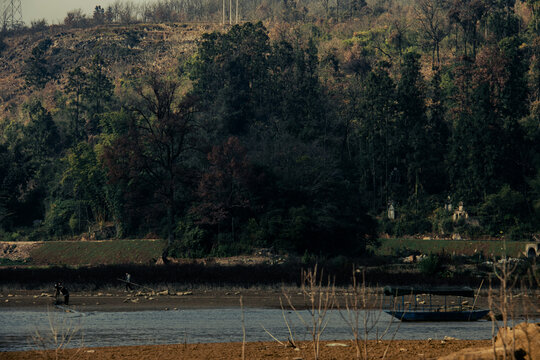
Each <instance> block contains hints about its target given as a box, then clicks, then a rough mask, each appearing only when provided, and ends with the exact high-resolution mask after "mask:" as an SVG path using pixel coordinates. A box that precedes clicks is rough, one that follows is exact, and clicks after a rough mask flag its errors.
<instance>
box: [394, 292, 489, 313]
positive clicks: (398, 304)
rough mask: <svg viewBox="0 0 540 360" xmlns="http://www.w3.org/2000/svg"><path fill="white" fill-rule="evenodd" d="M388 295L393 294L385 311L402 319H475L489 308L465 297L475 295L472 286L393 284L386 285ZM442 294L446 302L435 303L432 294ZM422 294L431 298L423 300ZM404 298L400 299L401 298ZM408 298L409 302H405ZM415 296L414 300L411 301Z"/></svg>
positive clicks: (487, 311)
mask: <svg viewBox="0 0 540 360" xmlns="http://www.w3.org/2000/svg"><path fill="white" fill-rule="evenodd" d="M384 294H385V296H391V299H392V301H391V303H390V306H389V308H388V309H387V310H385V312H386V313H388V314H390V315H392V316H394V317H396V318H397V319H399V320H401V321H476V320H479V319H482V318H483V317H485V316H486V315H487V314H488V313H489V310H485V309H475V308H474V303H473V305H472V306H469V305H468V302H467V301H465V302H463V301H461V300H462V298H464V297H465V298H467V297H469V298H474V296H475V294H474V290H472V289H471V288H451V287H446V288H430V289H425V288H413V287H390V286H387V287H385V288H384ZM433 295H438V296H443V298H444V304H433V302H432V296H433ZM422 296H428V301H426V300H421V301H419V298H420V299H421V297H422ZM399 297H401V301H399V300H398V298H399ZM407 297H408V300H409V301H405V299H406V298H407ZM447 297H456V298H457V299H458V302H457V304H454V303H453V302H451V303H450V304H448V303H447ZM412 299H414V301H412Z"/></svg>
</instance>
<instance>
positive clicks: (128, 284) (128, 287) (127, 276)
mask: <svg viewBox="0 0 540 360" xmlns="http://www.w3.org/2000/svg"><path fill="white" fill-rule="evenodd" d="M128 290H133V287H132V286H131V274H130V273H126V291H128Z"/></svg>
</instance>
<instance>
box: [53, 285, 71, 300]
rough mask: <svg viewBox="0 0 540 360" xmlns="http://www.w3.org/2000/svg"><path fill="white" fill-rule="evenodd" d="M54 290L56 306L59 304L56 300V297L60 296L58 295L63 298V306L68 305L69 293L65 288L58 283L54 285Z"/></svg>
mask: <svg viewBox="0 0 540 360" xmlns="http://www.w3.org/2000/svg"><path fill="white" fill-rule="evenodd" d="M54 289H55V290H56V293H55V298H56V302H55V304H56V305H58V304H60V303H61V302H60V300H58V297H59V296H60V294H62V295H63V296H64V305H69V291H68V289H67V288H65V287H64V286H63V285H62V283H61V282H58V283H56V284H54Z"/></svg>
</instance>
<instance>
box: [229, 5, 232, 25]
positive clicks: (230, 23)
mask: <svg viewBox="0 0 540 360" xmlns="http://www.w3.org/2000/svg"><path fill="white" fill-rule="evenodd" d="M229 25H232V0H229Z"/></svg>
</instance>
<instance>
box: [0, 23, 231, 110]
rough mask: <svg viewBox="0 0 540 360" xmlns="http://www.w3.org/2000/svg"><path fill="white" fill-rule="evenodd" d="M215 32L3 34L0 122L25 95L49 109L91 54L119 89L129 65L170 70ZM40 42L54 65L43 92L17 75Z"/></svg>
mask: <svg viewBox="0 0 540 360" xmlns="http://www.w3.org/2000/svg"><path fill="white" fill-rule="evenodd" d="M220 29H223V27H221V26H219V25H216V24H204V23H189V24H187V23H175V24H134V25H114V24H111V25H101V26H95V27H89V28H82V29H81V28H66V27H62V26H50V27H48V28H47V29H46V30H44V31H37V32H30V31H28V32H26V33H22V34H12V35H9V36H6V37H5V38H4V43H5V44H6V47H5V49H4V50H3V51H2V52H1V53H0V59H1V60H2V61H0V119H2V118H3V117H4V116H6V115H7V114H6V111H8V110H9V109H14V108H16V107H17V106H18V105H20V104H21V103H23V102H24V101H26V100H27V99H28V98H29V97H30V96H41V97H43V98H44V99H46V101H45V104H46V105H47V106H52V105H53V100H54V93H55V91H58V89H59V88H60V89H61V88H62V87H63V86H64V85H65V84H66V81H67V73H68V71H70V70H72V69H73V68H75V67H77V66H81V67H86V66H88V65H89V61H90V60H91V59H92V57H93V56H95V55H96V54H99V55H100V56H102V57H103V59H105V60H106V62H107V65H108V71H109V75H110V76H111V77H112V78H114V79H117V82H118V85H119V82H121V79H122V78H123V77H126V76H129V74H130V71H131V70H132V69H133V68H134V67H140V68H174V67H176V66H177V65H178V59H179V58H180V57H181V56H183V55H186V54H187V56H189V55H190V54H192V53H193V52H194V51H195V48H196V44H197V40H199V39H200V38H201V35H202V34H203V33H205V32H211V31H214V30H220ZM46 39H50V40H51V41H52V44H51V45H50V47H49V48H48V49H47V51H46V54H45V56H46V58H47V62H48V63H49V64H51V65H52V66H54V78H55V79H54V81H51V82H50V83H48V84H47V85H46V87H45V88H44V89H43V90H39V89H33V88H29V87H27V86H26V85H25V79H24V74H23V72H24V67H25V61H27V60H28V59H30V58H31V57H32V49H33V48H34V47H35V46H36V45H37V44H39V43H40V42H41V41H44V40H46Z"/></svg>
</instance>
